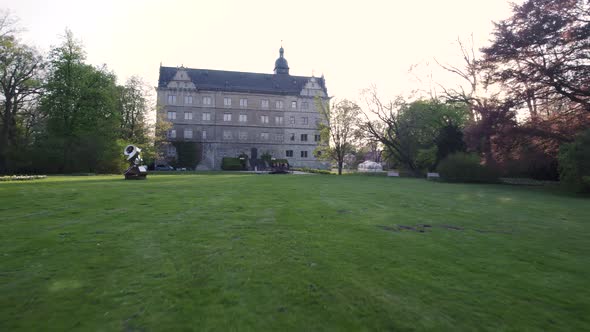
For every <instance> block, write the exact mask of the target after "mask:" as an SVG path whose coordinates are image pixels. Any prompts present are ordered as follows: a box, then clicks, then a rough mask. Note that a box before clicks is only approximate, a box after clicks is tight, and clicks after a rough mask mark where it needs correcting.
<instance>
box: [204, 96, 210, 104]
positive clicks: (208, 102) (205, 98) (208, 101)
mask: <svg viewBox="0 0 590 332" xmlns="http://www.w3.org/2000/svg"><path fill="white" fill-rule="evenodd" d="M203 105H211V97H203Z"/></svg>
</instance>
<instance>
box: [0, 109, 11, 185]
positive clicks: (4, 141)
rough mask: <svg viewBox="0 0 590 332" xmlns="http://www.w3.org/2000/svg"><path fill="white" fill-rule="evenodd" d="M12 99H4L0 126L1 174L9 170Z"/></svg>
mask: <svg viewBox="0 0 590 332" xmlns="http://www.w3.org/2000/svg"><path fill="white" fill-rule="evenodd" d="M11 111H12V100H11V98H6V100H5V101H4V114H2V128H0V174H1V173H7V172H8V145H9V144H10V125H11V124H12V122H13V121H12V113H11Z"/></svg>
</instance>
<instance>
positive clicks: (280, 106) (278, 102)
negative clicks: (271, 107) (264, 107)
mask: <svg viewBox="0 0 590 332" xmlns="http://www.w3.org/2000/svg"><path fill="white" fill-rule="evenodd" d="M275 108H276V109H278V110H280V109H282V108H283V101H282V100H277V101H276V102H275Z"/></svg>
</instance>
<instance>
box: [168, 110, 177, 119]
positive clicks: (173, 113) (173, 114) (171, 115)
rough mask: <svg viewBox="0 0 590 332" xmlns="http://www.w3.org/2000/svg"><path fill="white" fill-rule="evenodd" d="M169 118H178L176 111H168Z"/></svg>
mask: <svg viewBox="0 0 590 332" xmlns="http://www.w3.org/2000/svg"><path fill="white" fill-rule="evenodd" d="M168 120H176V112H174V111H168Z"/></svg>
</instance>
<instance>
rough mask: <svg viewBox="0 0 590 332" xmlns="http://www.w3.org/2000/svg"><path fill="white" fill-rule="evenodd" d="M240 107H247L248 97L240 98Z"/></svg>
mask: <svg viewBox="0 0 590 332" xmlns="http://www.w3.org/2000/svg"><path fill="white" fill-rule="evenodd" d="M240 107H242V108H246V107H248V99H246V98H243V99H240Z"/></svg>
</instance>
